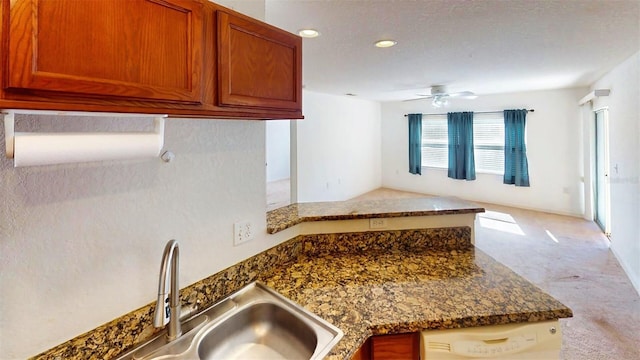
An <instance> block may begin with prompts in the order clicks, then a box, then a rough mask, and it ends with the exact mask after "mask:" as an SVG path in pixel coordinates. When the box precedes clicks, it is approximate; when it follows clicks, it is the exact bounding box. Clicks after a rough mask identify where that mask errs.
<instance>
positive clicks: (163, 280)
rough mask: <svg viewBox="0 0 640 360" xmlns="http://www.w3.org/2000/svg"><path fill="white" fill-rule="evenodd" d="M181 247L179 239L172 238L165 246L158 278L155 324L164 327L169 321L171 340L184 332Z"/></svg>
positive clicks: (168, 332) (168, 333) (168, 335)
mask: <svg viewBox="0 0 640 360" xmlns="http://www.w3.org/2000/svg"><path fill="white" fill-rule="evenodd" d="M179 260H180V249H179V246H178V241H177V240H170V241H169V242H167V245H166V246H165V248H164V253H163V255H162V263H161V265H160V277H159V279H158V300H157V302H156V310H155V314H154V324H153V325H154V326H155V327H163V326H164V325H166V324H167V323H168V324H169V329H168V331H167V337H168V339H169V341H172V340H175V339H177V338H178V337H180V335H181V334H182V331H181V329H180V286H179V281H178V278H179V275H180V271H179V265H180V264H179Z"/></svg>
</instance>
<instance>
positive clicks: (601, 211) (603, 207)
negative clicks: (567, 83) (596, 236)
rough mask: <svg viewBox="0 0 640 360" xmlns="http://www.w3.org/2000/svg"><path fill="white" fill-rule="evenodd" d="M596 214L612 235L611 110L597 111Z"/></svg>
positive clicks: (601, 226) (604, 227) (597, 220)
mask: <svg viewBox="0 0 640 360" xmlns="http://www.w3.org/2000/svg"><path fill="white" fill-rule="evenodd" d="M595 129H596V131H595V145H596V146H595V148H596V156H595V169H596V174H595V175H596V176H595V180H596V181H595V196H594V199H595V216H594V220H595V222H596V223H597V224H598V226H600V228H601V229H602V231H603V232H604V233H605V235H606V236H607V237H609V236H611V205H610V190H609V111H608V110H607V109H606V108H603V109H599V110H596V111H595Z"/></svg>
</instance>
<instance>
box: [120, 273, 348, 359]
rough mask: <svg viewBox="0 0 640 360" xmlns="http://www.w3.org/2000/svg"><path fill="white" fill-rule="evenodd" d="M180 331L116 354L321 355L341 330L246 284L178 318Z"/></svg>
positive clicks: (183, 356) (267, 290)
mask: <svg viewBox="0 0 640 360" xmlns="http://www.w3.org/2000/svg"><path fill="white" fill-rule="evenodd" d="M183 330H184V334H183V335H182V336H181V337H180V338H178V339H177V340H174V341H172V342H167V340H166V338H165V335H164V334H163V333H161V334H159V335H158V336H157V337H156V338H155V339H152V340H151V341H149V342H147V343H145V344H142V345H140V346H138V347H137V348H135V349H133V350H131V351H129V352H128V353H126V354H124V355H122V356H121V357H120V358H118V359H136V360H139V359H156V360H159V359H225V360H226V359H269V360H272V359H273V360H275V359H296V360H299V359H321V358H323V357H324V356H325V355H327V354H328V353H329V351H331V349H332V348H333V347H334V346H335V345H336V344H337V342H338V341H339V340H340V339H341V338H342V335H343V334H342V331H340V329H338V328H337V327H335V326H333V325H331V324H329V323H328V322H326V321H325V320H323V319H321V318H319V317H318V316H316V315H314V314H312V313H311V312H309V311H307V310H305V309H304V308H302V307H301V306H300V305H298V304H296V303H294V302H292V301H290V300H288V299H286V298H284V297H283V296H281V295H280V294H278V293H276V292H275V291H273V290H271V289H270V288H268V287H266V286H264V285H262V284H260V283H252V284H250V285H248V286H246V287H244V288H243V289H241V290H240V291H238V292H236V293H235V294H233V295H231V296H229V297H228V298H226V299H224V300H222V301H221V302H219V303H217V304H215V305H213V306H212V307H210V308H208V309H206V310H205V311H203V312H202V313H200V314H198V315H196V316H194V317H192V318H190V319H188V320H187V321H185V322H184V323H183Z"/></svg>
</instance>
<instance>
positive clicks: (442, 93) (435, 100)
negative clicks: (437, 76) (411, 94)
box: [405, 85, 478, 108]
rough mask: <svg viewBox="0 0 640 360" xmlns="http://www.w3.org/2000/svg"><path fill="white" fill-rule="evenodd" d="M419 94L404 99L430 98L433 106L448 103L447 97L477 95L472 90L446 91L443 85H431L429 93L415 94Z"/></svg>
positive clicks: (473, 96) (472, 97) (465, 97)
mask: <svg viewBox="0 0 640 360" xmlns="http://www.w3.org/2000/svg"><path fill="white" fill-rule="evenodd" d="M416 95H417V96H420V97H419V98H417V99H409V100H405V101H414V100H423V99H432V100H431V103H432V104H433V106H434V107H437V108H438V107H441V106H445V105H447V104H448V103H449V98H454V97H457V98H460V99H475V98H477V97H478V96H477V95H476V94H474V93H473V92H472V91H460V92H455V93H450V92H447V88H446V86H444V85H433V86H431V94H416Z"/></svg>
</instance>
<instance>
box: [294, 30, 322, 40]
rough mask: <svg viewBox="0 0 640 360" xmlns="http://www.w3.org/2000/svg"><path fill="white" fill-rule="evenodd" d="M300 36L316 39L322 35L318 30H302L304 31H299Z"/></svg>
mask: <svg viewBox="0 0 640 360" xmlns="http://www.w3.org/2000/svg"><path fill="white" fill-rule="evenodd" d="M298 35H300V36H302V37H303V38H314V37H317V36H319V35H320V32H318V30H316V29H302V30H298Z"/></svg>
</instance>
